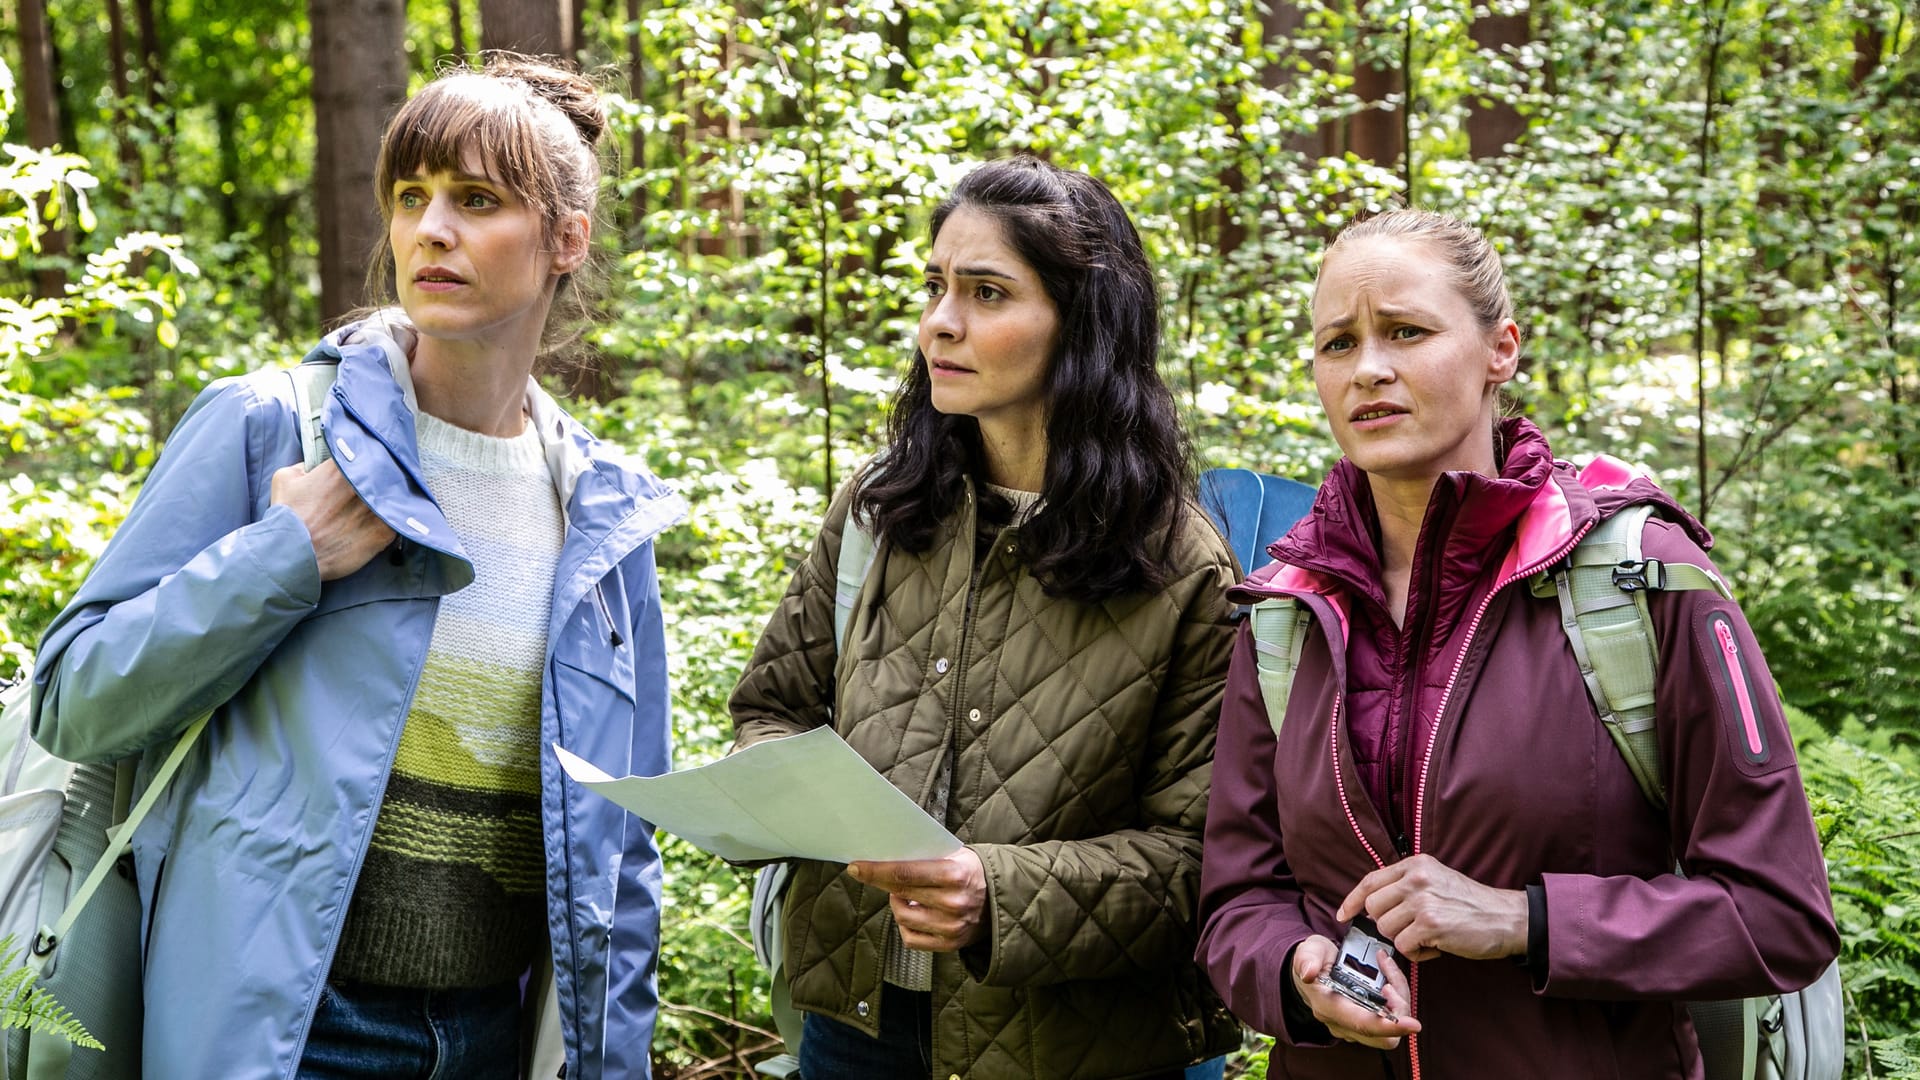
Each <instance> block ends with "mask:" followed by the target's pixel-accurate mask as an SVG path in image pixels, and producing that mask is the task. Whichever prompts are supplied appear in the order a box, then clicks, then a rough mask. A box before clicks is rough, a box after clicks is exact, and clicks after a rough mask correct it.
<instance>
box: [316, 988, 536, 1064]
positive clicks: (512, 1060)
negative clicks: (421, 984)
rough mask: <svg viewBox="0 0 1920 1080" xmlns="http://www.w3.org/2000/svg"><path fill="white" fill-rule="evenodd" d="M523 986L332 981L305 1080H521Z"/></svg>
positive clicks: (319, 1014)
mask: <svg viewBox="0 0 1920 1080" xmlns="http://www.w3.org/2000/svg"><path fill="white" fill-rule="evenodd" d="M519 1074H520V983H519V980H518V979H510V980H508V981H507V982H504V983H501V984H499V985H498V986H488V987H482V988H480V989H477V990H409V989H406V988H404V987H393V986H373V985H370V984H367V983H351V982H334V981H332V980H328V982H327V985H326V986H325V987H323V988H322V989H321V991H320V1005H319V1008H318V1009H316V1010H315V1011H314V1014H313V1030H312V1031H310V1032H309V1033H308V1034H307V1050H306V1054H305V1056H303V1057H302V1058H301V1059H300V1071H299V1073H298V1074H297V1075H298V1077H299V1080H363V1078H364V1080H374V1078H379V1080H386V1078H388V1077H394V1078H403V1077H404V1078H414V1080H516V1078H517V1077H518V1076H519Z"/></svg>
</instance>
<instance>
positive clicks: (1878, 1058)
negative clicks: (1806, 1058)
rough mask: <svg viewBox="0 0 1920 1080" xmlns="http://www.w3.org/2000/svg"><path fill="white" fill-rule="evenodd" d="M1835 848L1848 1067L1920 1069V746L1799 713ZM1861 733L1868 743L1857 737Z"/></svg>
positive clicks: (1830, 849)
mask: <svg viewBox="0 0 1920 1080" xmlns="http://www.w3.org/2000/svg"><path fill="white" fill-rule="evenodd" d="M1795 719H1796V720H1797V723H1796V730H1797V733H1798V734H1799V735H1800V737H1801V743H1800V770H1801V775H1802V777H1803V779H1804V780H1805V781H1806V785H1807V797H1808V800H1809V801H1810V802H1811V804H1812V806H1813V816H1814V823H1815V824H1816V825H1817V826H1818V827H1819V829H1820V840H1821V843H1822V844H1824V845H1825V846H1826V853H1827V880H1828V882H1829V883H1830V885H1831V887H1832V889H1833V913H1834V919H1835V921H1836V922H1837V923H1838V924H1839V927H1840V976H1841V981H1842V983H1843V985H1844V986H1845V987H1846V1003H1847V1026H1848V1036H1849V1038H1848V1045H1847V1051H1848V1054H1847V1056H1848V1064H1849V1068H1848V1075H1856V1074H1859V1075H1866V1074H1867V1072H1868V1070H1867V1069H1866V1068H1865V1065H1866V1061H1865V1059H1866V1055H1867V1054H1869V1053H1871V1055H1872V1058H1873V1061H1872V1069H1871V1075H1873V1076H1877V1077H1903V1078H1908V1080H1912V1078H1916V1077H1920V754H1916V753H1915V752H1914V750H1913V749H1912V747H1911V746H1910V745H1898V746H1896V745H1893V744H1892V743H1891V742H1890V740H1888V739H1887V737H1886V736H1885V735H1884V734H1883V733H1869V732H1867V731H1866V730H1865V729H1864V728H1862V727H1860V726H1859V725H1855V726H1854V727H1852V728H1850V729H1848V730H1847V731H1846V732H1845V734H1844V735H1843V736H1841V737H1828V736H1826V735H1825V734H1824V732H1821V731H1820V729H1819V728H1818V727H1817V726H1816V725H1815V724H1814V723H1813V721H1812V720H1810V719H1808V718H1807V717H1806V716H1805V714H1800V715H1798V716H1797V717H1796V718H1795ZM1856 740H1858V741H1856Z"/></svg>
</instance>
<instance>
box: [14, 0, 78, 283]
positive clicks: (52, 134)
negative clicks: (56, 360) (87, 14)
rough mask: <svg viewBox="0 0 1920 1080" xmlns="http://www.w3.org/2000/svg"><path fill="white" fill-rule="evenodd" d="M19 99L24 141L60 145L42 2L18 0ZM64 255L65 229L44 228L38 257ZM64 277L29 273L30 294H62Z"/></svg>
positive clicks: (52, 202)
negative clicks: (24, 120)
mask: <svg viewBox="0 0 1920 1080" xmlns="http://www.w3.org/2000/svg"><path fill="white" fill-rule="evenodd" d="M17 13H18V15H19V20H20V97H21V100H22V101H23V103H24V104H25V105H26V113H27V142H28V143H29V144H31V145H32V146H34V147H36V148H38V149H41V150H45V149H48V148H51V147H53V146H55V145H57V144H58V143H59V142H60V99H59V97H58V96H57V95H56V93H55V90H54V86H55V83H56V76H55V72H54V69H53V48H52V42H51V40H50V37H51V35H50V34H49V33H48V30H49V27H48V26H47V5H46V3H45V0H20V3H19V7H18V9H17ZM59 198H60V196H59V194H58V193H55V194H54V195H53V196H52V197H50V198H49V199H48V200H47V201H46V202H45V203H43V204H41V213H42V214H43V215H46V216H48V217H51V216H52V215H53V214H54V213H56V212H57V211H58V200H59ZM66 253H67V230H66V229H65V228H59V229H48V230H47V231H46V232H45V233H43V234H42V235H41V237H40V254H41V257H43V258H47V259H56V260H57V259H60V258H61V257H63V256H65V255H66ZM66 284H67V275H66V271H64V270H62V269H61V268H60V267H59V266H58V265H53V266H42V267H40V268H39V269H36V270H35V271H34V272H33V292H34V295H35V296H39V297H42V298H57V297H61V296H65V295H66V291H67V290H66Z"/></svg>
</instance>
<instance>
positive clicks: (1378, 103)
mask: <svg viewBox="0 0 1920 1080" xmlns="http://www.w3.org/2000/svg"><path fill="white" fill-rule="evenodd" d="M1355 13H1356V15H1357V16H1358V17H1359V19H1360V22H1361V25H1362V26H1363V27H1365V29H1363V30H1362V31H1361V36H1362V37H1363V38H1367V37H1378V36H1380V35H1383V34H1385V33H1386V32H1387V30H1388V28H1387V27H1386V26H1383V25H1381V24H1378V23H1372V22H1369V21H1368V14H1367V5H1366V3H1365V0H1362V2H1361V3H1359V4H1358V5H1356V12H1355ZM1403 18H1404V16H1403ZM1396 36H1398V35H1396ZM1403 74H1404V73H1403V72H1402V71H1401V70H1400V69H1399V68H1397V67H1395V66H1393V65H1392V64H1390V63H1388V62H1387V61H1385V60H1367V59H1361V58H1356V59H1355V60H1354V64H1353V93H1354V96H1355V97H1358V98H1359V99H1360V100H1361V101H1363V102H1365V103H1366V104H1365V107H1364V108H1362V109H1361V110H1360V111H1359V112H1357V113H1354V114H1353V115H1352V116H1351V117H1348V119H1347V149H1348V150H1350V151H1352V152H1353V154H1354V155H1355V156H1357V157H1359V158H1360V159H1362V160H1364V161H1370V162H1372V163H1374V164H1375V165H1378V166H1380V167H1381V168H1383V169H1398V168H1399V167H1400V158H1401V155H1403V154H1404V153H1406V149H1407V144H1406V128H1405V126H1404V121H1403V119H1402V116H1401V113H1402V111H1404V110H1405V109H1406V108H1407V105H1408V103H1407V101H1406V100H1405V96H1406V95H1405V83H1404V81H1403V79H1402V76H1403ZM1396 94H1398V95H1400V96H1401V99H1402V100H1401V101H1400V103H1399V105H1398V106H1395V105H1393V103H1392V102H1390V101H1388V100H1387V99H1388V98H1391V97H1393V96H1394V95H1396Z"/></svg>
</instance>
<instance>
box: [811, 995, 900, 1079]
mask: <svg viewBox="0 0 1920 1080" xmlns="http://www.w3.org/2000/svg"><path fill="white" fill-rule="evenodd" d="M803 1023H804V1025H805V1026H804V1027H803V1028H802V1029H801V1030H802V1034H801V1036H800V1077H801V1080H895V1078H896V1077H916V1078H917V1077H924V1076H926V1075H928V1074H929V1073H931V1072H932V1071H933V995H932V994H931V993H929V992H927V991H925V990H903V989H901V988H900V987H898V986H895V985H893V984H892V983H885V984H882V989H881V998H880V1037H879V1038H877V1039H873V1038H868V1037H867V1034H866V1032H864V1031H861V1030H860V1029H859V1028H852V1027H848V1026H847V1025H845V1024H842V1023H840V1022H839V1021H838V1020H829V1019H827V1018H826V1017H824V1016H820V1015H817V1014H815V1013H807V1014H805V1019H804V1021H803Z"/></svg>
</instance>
